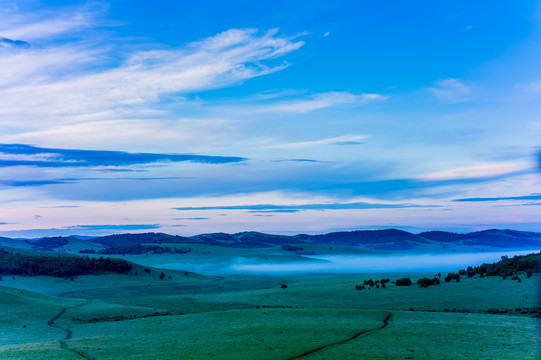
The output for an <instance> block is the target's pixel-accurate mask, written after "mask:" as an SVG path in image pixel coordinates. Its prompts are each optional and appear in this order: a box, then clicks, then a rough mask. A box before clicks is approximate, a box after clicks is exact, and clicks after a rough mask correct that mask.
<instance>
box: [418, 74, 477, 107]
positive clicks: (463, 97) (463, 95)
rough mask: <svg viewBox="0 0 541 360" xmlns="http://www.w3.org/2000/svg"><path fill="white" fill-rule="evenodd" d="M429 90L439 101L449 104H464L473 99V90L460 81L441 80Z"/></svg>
mask: <svg viewBox="0 0 541 360" xmlns="http://www.w3.org/2000/svg"><path fill="white" fill-rule="evenodd" d="M427 90H428V92H429V93H431V94H432V95H434V96H435V97H436V98H437V99H438V100H440V101H442V102H447V103H458V102H463V101H467V100H469V99H470V97H471V88H470V87H469V86H468V85H466V84H464V82H463V81H461V80H459V79H445V80H440V81H438V82H437V83H436V85H435V86H434V87H430V88H427Z"/></svg>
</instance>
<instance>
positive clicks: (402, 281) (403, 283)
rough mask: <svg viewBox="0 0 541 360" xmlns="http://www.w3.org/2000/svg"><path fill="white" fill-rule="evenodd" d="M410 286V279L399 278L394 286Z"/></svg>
mask: <svg viewBox="0 0 541 360" xmlns="http://www.w3.org/2000/svg"><path fill="white" fill-rule="evenodd" d="M410 285H411V279H410V278H401V279H397V280H396V286H410Z"/></svg>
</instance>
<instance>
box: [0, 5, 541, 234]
mask: <svg viewBox="0 0 541 360" xmlns="http://www.w3.org/2000/svg"><path fill="white" fill-rule="evenodd" d="M540 5H541V3H540V2H539V1H521V2H514V3H512V2H496V3H494V2H488V1H476V2H473V3H472V2H468V1H454V2H434V1H419V2H415V3H410V2H402V1H389V2H385V3H382V2H376V1H333V2H329V1H295V2H291V1H274V2H253V1H235V2H228V3H224V2H221V1H200V2H193V3H192V4H189V3H188V2H178V1H161V2H160V3H159V5H156V4H154V3H151V2H148V1H114V2H111V3H107V2H74V1H16V2H13V1H0V20H1V21H0V68H1V69H2V77H0V236H28V237H38V236H44V235H67V234H73V233H77V234H81V235H99V234H108V233H116V232H123V231H126V232H128V231H129V232H143V231H149V230H150V231H163V232H167V233H171V234H179V235H193V234H198V233H207V232H217V231H224V232H237V231H245V230H255V231H265V232H273V233H301V232H303V233H323V232H330V231H335V230H353V229H374V228H388V227H396V228H403V229H407V230H409V231H413V232H416V231H423V230H428V229H433V230H436V229H438V230H450V231H457V232H465V231H473V230H482V229H487V228H513V229H518V230H530V231H541V222H540V221H539V214H540V210H539V209H540V208H539V205H541V202H540V196H539V191H540V189H541V173H540V171H539V170H540V166H539V160H540V158H539V153H540V150H541V148H540V143H541V142H540V139H541V136H540V135H541V105H540V104H541V68H540V67H539V65H538V63H539V58H541V31H540V30H541V27H540V25H541V6H540Z"/></svg>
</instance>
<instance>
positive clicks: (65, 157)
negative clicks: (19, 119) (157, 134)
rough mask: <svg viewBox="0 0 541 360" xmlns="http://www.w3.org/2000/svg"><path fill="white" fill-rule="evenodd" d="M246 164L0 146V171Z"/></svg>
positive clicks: (232, 160) (199, 157) (200, 158)
mask: <svg viewBox="0 0 541 360" xmlns="http://www.w3.org/2000/svg"><path fill="white" fill-rule="evenodd" d="M244 160H246V159H245V158H241V157H231V156H229V157H228V156H206V155H177V154H149V153H127V152H123V151H106V150H71V149H49V148H41V147H35V146H30V145H23V144H0V167H10V166H35V167H95V166H130V165H142V164H155V163H172V162H185V161H189V162H198V163H207V164H226V163H237V162H241V161H244Z"/></svg>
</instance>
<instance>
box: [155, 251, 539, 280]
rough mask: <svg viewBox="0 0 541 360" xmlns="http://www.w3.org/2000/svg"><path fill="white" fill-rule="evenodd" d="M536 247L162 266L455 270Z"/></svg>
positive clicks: (261, 270)
mask: <svg viewBox="0 0 541 360" xmlns="http://www.w3.org/2000/svg"><path fill="white" fill-rule="evenodd" d="M534 252H539V250H525V251H511V252H483V253H467V254H391V255H321V256H310V257H309V258H307V257H304V258H302V259H300V260H299V261H297V262H291V261H279V257H273V256H270V257H266V256H264V255H262V256H258V257H236V258H234V259H233V260H232V261H231V262H223V263H197V264H196V263H172V264H163V265H161V266H158V267H160V268H164V269H173V270H188V271H194V272H203V273H205V272H206V273H213V274H219V273H230V274H231V273H242V274H268V275H273V274H275V275H281V274H284V273H383V272H428V271H430V272H438V271H457V270H459V269H465V268H467V267H468V266H476V265H481V264H483V263H493V262H497V261H499V260H501V257H502V256H504V255H505V256H509V257H513V256H515V255H525V254H531V253H534Z"/></svg>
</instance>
